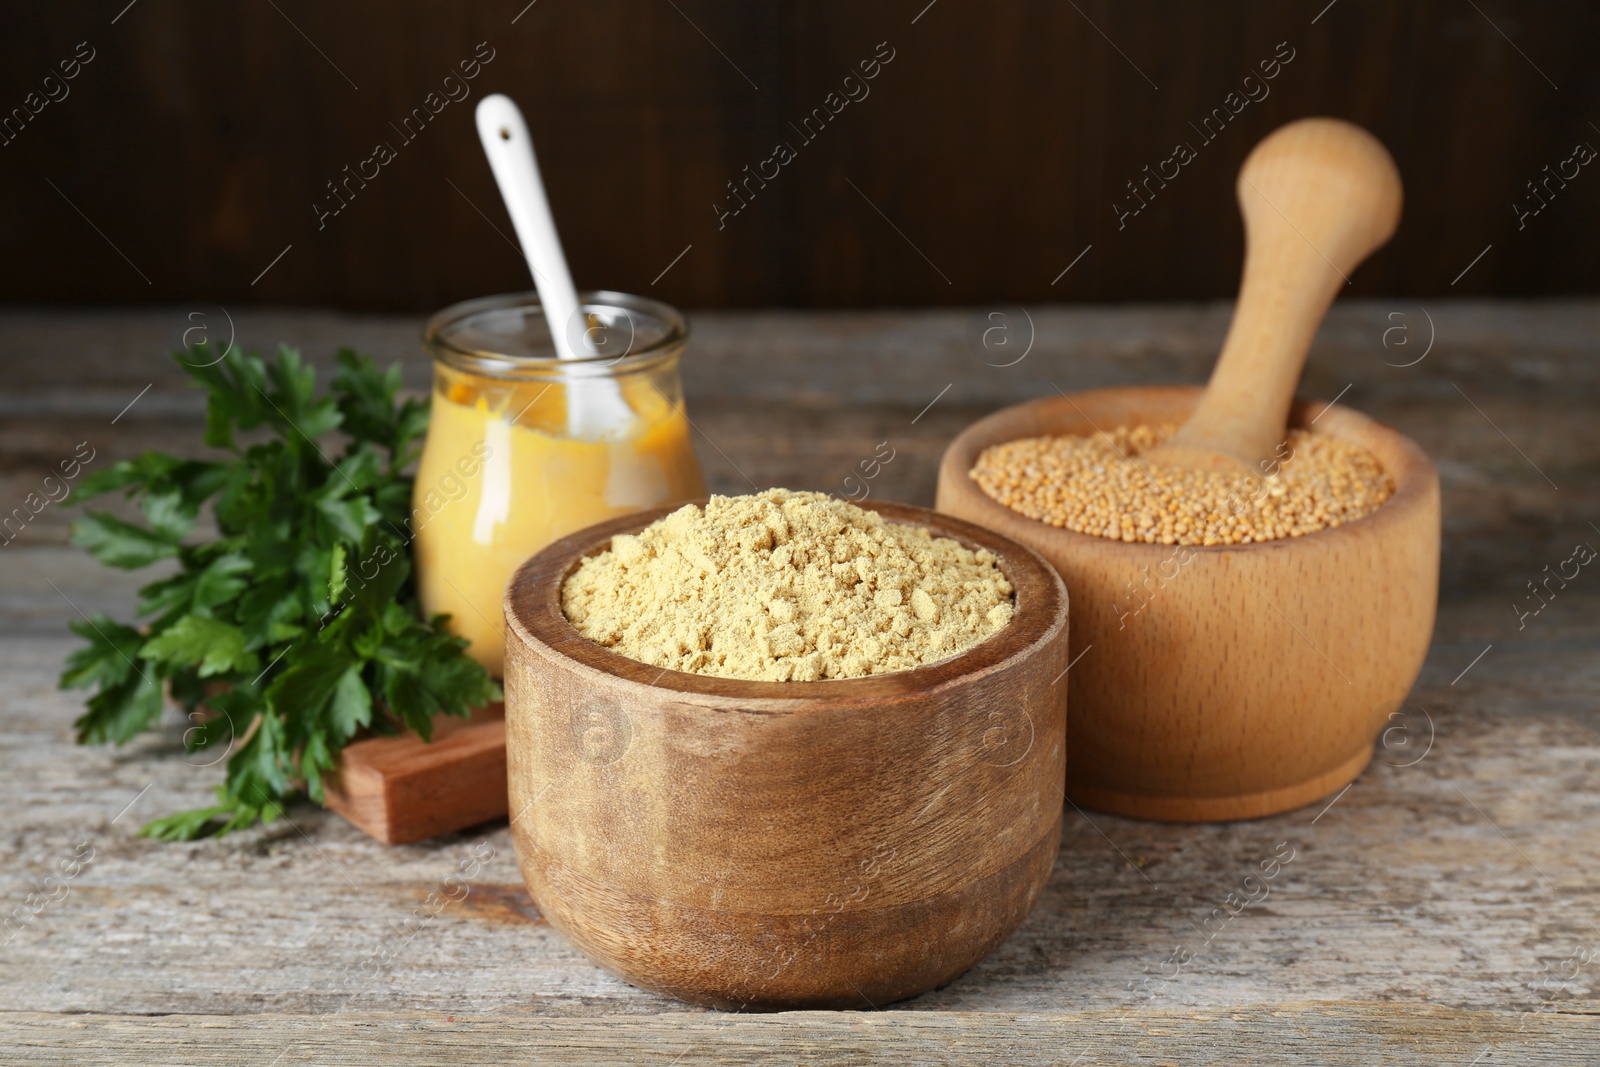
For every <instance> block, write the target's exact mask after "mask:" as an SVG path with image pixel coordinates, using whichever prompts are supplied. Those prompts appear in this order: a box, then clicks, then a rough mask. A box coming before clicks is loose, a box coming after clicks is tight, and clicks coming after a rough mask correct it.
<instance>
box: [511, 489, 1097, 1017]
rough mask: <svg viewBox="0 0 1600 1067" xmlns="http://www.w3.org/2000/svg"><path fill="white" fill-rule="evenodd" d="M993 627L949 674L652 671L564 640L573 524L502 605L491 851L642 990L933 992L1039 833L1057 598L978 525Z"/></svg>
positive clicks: (782, 1000)
mask: <svg viewBox="0 0 1600 1067" xmlns="http://www.w3.org/2000/svg"><path fill="white" fill-rule="evenodd" d="M868 506H870V507H873V508H875V509H876V510H877V511H878V512H879V513H880V514H882V515H883V517H884V518H886V519H888V520H890V521H891V522H900V523H907V524H912V525H916V526H920V527H926V528H928V529H930V530H931V531H932V532H933V534H934V535H935V536H938V537H949V538H953V539H956V540H958V541H959V542H961V543H962V544H964V545H966V546H967V547H968V548H972V549H980V548H981V549H987V550H988V551H990V552H992V553H994V555H995V556H996V557H997V561H998V563H999V566H1000V567H1001V569H1002V570H1003V571H1004V572H1005V574H1006V577H1007V578H1008V579H1009V580H1010V581H1011V584H1012V586H1013V588H1014V590H1015V597H1016V601H1015V604H1016V613H1015V615H1014V617H1013V618H1012V621H1011V622H1010V623H1008V624H1007V625H1006V626H1005V627H1004V628H1003V629H1002V630H1001V631H1000V632H999V633H997V634H995V635H994V636H993V637H991V638H989V639H988V640H986V641H983V642H980V643H979V644H977V645H975V646H974V647H972V648H970V649H968V650H967V651H965V652H963V653H961V654H960V655H957V656H953V657H950V658H948V659H944V660H940V661H938V662H936V663H931V664H928V665H926V666H923V667H918V668H915V669H913V670H908V671H897V672H894V673H892V674H885V675H881V676H874V677H867V678H846V679H823V680H820V681H812V682H761V681H749V680H745V679H737V678H714V677H707V676H703V675H698V674H688V673H684V672H680V671H672V670H662V669H659V668H657V667H654V666H651V665H649V664H645V663H640V662H637V661H635V660H631V659H628V658H627V657H625V656H623V655H620V654H619V653H616V652H613V651H611V650H610V649H608V648H605V647H603V646H601V645H598V644H595V643H594V642H593V641H590V640H589V639H587V638H585V637H584V636H583V635H582V634H580V633H579V632H578V630H577V629H576V628H575V627H574V626H573V625H572V624H571V623H570V622H568V621H567V618H566V616H565V615H564V614H563V613H562V610H561V587H562V585H563V583H564V582H565V580H566V579H567V577H568V576H569V575H570V574H571V573H572V572H573V570H575V569H576V568H577V567H578V566H579V564H580V563H581V562H582V561H583V559H585V558H586V557H588V556H591V555H594V554H595V553H598V552H601V551H604V550H605V549H607V548H609V547H610V545H611V539H612V537H613V536H614V535H616V534H621V533H637V532H638V531H639V530H641V529H643V528H644V527H645V526H647V525H649V524H650V523H651V522H654V521H655V520H657V519H659V518H661V517H663V516H665V515H667V514H669V513H670V512H671V511H672V510H674V509H673V508H656V509H652V510H650V511H646V512H642V513H640V514H638V515H632V516H625V517H623V518H619V519H616V520H613V521H611V522H607V523H602V524H600V525H598V526H594V527H590V528H589V529H587V530H584V531H582V532H581V533H578V534H574V535H572V536H571V537H567V538H564V539H563V540H561V541H558V542H556V543H555V544H553V545H551V546H549V547H548V548H546V549H544V550H543V551H541V552H540V553H539V554H538V555H536V556H534V557H533V558H532V559H531V560H529V561H528V562H527V563H526V564H525V565H524V566H523V567H522V568H521V569H520V570H519V571H518V572H517V573H516V575H514V576H513V578H512V580H511V584H510V586H509V587H508V589H507V592H506V623H507V639H506V659H507V670H506V683H505V684H506V742H507V748H508V754H507V765H508V774H509V778H510V786H511V811H512V812H513V818H512V836H513V838H514V840H515V841H516V843H517V854H518V857H519V858H520V860H521V864H522V871H523V876H524V878H525V879H526V880H527V883H528V887H529V889H530V890H532V893H533V898H534V900H535V902H536V903H537V904H538V905H539V908H540V910H541V911H542V912H543V913H544V914H545V915H546V916H548V917H549V919H550V921H551V922H552V923H554V924H555V926H556V927H557V929H559V930H561V932H562V933H564V934H566V935H567V936H568V937H569V938H570V939H571V940H572V941H574V942H575V943H576V944H578V945H579V946H580V947H581V948H582V949H583V950H584V951H585V952H587V953H588V954H589V955H590V956H591V957H593V958H594V959H595V960H596V961H597V962H599V963H601V964H602V965H603V966H605V967H606V968H608V969H609V970H612V971H614V972H615V973H617V974H619V975H621V976H622V977H624V978H626V979H627V980H628V981H630V982H633V983H634V984H636V985H639V986H643V987H644V988H646V989H652V990H656V991H658V992H664V993H667V994H669V995H672V996H676V997H681V998H683V999H685V1000H689V1001H692V1002H695V1003H702V1004H710V1005H713V1006H717V1007H724V1008H735V1009H738V1008H749V1007H755V1008H766V1009H772V1008H803V1007H852V1008H870V1007H874V1006H877V1005H883V1004H888V1003H893V1002H896V1001H900V1000H904V999H905V998H907V997H911V996H915V995H916V994H918V993H923V992H926V991H927V990H929V989H932V988H933V987H935V986H939V985H944V984H945V983H948V982H950V981H952V980H953V979H955V978H956V977H957V976H958V975H960V974H962V973H963V972H965V971H966V970H967V969H968V968H970V967H971V966H972V965H973V964H975V963H977V962H978V961H979V960H981V959H982V958H983V957H984V956H986V955H988V954H989V952H991V951H992V950H993V949H994V948H995V947H996V946H997V945H999V944H1000V942H1001V941H1002V940H1003V939H1004V938H1005V937H1006V936H1007V935H1008V934H1010V933H1011V932H1012V931H1013V930H1014V929H1016V927H1017V926H1018V925H1019V924H1020V923H1021V922H1022V921H1023V919H1024V918H1026V917H1027V914H1028V910H1029V909H1030V908H1031V907H1032V906H1033V902H1034V901H1035V900H1036V899H1037V898H1038V895H1039V892H1040V890H1041V889H1042V888H1043V886H1044V883H1045V881H1046V880H1047V879H1048V877H1049V870H1050V868H1051V866H1052V865H1053V863H1054V859H1055V851H1056V848H1057V846H1058V845H1059V843H1060V838H1061V788H1060V781H1061V778H1062V775H1063V774H1064V772H1065V768H1066V758H1067V752H1066V717H1067V707H1066V701H1067V695H1066V691H1065V688H1064V687H1061V686H1057V685H1055V684H1054V683H1055V682H1056V681H1057V680H1058V679H1059V678H1060V677H1061V673H1062V671H1063V670H1065V668H1066V665H1067V658H1066V657H1067V593H1066V589H1065V588H1064V587H1063V586H1062V584H1061V579H1060V578H1059V577H1058V576H1057V575H1056V574H1055V572H1054V571H1052V570H1051V569H1050V566H1049V565H1048V564H1046V563H1045V562H1044V560H1043V559H1041V558H1040V557H1039V556H1037V555H1036V554H1034V553H1033V552H1032V551H1030V550H1029V549H1027V548H1024V547H1023V546H1021V545H1019V544H1016V543H1015V542H1012V541H1008V540H1007V539H1005V538H1003V537H1000V536H997V535H995V534H994V533H991V532H990V531H988V530H985V529H982V528H981V527H977V526H974V525H972V524H971V523H967V522H962V521H960V520H951V519H950V518H948V517H947V516H942V515H936V514H935V513H933V512H930V511H928V510H926V509H924V508H915V507H909V506H906V505H900V504H877V503H869V505H868Z"/></svg>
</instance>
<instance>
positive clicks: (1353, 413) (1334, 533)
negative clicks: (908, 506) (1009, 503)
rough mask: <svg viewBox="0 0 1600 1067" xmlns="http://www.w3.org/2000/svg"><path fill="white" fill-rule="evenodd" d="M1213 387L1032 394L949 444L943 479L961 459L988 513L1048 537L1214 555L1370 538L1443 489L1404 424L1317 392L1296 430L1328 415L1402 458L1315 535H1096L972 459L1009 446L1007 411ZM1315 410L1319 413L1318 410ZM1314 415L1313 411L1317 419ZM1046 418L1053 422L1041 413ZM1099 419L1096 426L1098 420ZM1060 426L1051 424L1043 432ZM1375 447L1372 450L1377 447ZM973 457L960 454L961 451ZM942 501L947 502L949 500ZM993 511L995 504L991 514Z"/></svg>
mask: <svg viewBox="0 0 1600 1067" xmlns="http://www.w3.org/2000/svg"><path fill="white" fill-rule="evenodd" d="M1204 392H1205V386H1202V385H1116V386H1107V387H1104V388H1101V389H1086V390H1082V391H1080V392H1076V393H1060V392H1059V391H1058V393H1059V395H1057V396H1041V397H1035V398H1034V399H1032V400H1025V401H1022V402H1021V403H1018V404H1009V405H1007V406H1006V407H1003V408H1001V409H1000V410H999V411H995V412H992V413H991V414H989V415H985V416H984V417H983V418H981V419H979V420H978V421H977V422H974V423H973V424H972V425H970V426H968V427H967V428H966V429H965V430H962V431H961V432H960V433H959V434H957V435H956V437H955V438H954V439H953V440H952V441H951V442H950V444H949V445H947V446H945V450H944V454H943V456H941V457H940V460H939V466H940V480H941V481H942V480H943V476H944V473H945V469H946V467H951V466H955V465H956V464H957V463H958V461H959V465H960V469H959V470H957V471H955V472H954V473H955V474H956V476H958V477H959V478H960V479H961V480H962V481H963V482H964V483H965V485H966V487H967V488H968V489H969V490H970V491H971V494H972V495H973V496H974V497H976V498H977V501H978V507H979V508H980V509H981V510H982V511H983V512H984V513H986V514H988V513H995V514H997V517H1000V516H1003V517H1005V518H1008V519H1011V520H1015V521H1019V522H1022V523H1025V524H1028V527H1029V529H1030V530H1032V531H1041V532H1045V536H1053V537H1057V538H1061V539H1063V540H1065V541H1067V542H1068V543H1071V544H1073V545H1074V546H1075V547H1078V548H1083V549H1100V550H1103V551H1123V552H1150V553H1156V554H1159V553H1168V554H1170V553H1172V552H1174V551H1178V550H1181V549H1184V548H1188V549H1192V550H1193V551H1195V552H1200V553H1206V554H1226V553H1230V552H1257V553H1259V552H1282V551H1287V550H1290V549H1291V548H1292V547H1293V546H1294V545H1295V543H1296V542H1307V541H1310V542H1313V543H1317V544H1322V543H1325V542H1326V541H1328V540H1329V539H1331V538H1336V537H1352V536H1355V537H1360V536H1365V535H1366V532H1367V531H1369V530H1374V529H1379V528H1383V527H1386V526H1388V525H1391V524H1393V523H1396V522H1403V521H1405V519H1406V518H1407V516H1409V515H1410V514H1411V513H1412V512H1414V511H1415V510H1416V509H1417V508H1420V507H1424V506H1426V505H1427V502H1428V500H1429V499H1430V498H1432V497H1434V496H1436V495H1437V493H1438V483H1439V474H1438V471H1437V470H1436V469H1435V468H1434V466H1433V461H1432V460H1430V459H1429V458H1428V456H1427V453H1425V452H1424V451H1423V450H1422V448H1421V446H1420V445H1418V444H1417V443H1416V442H1415V441H1413V440H1411V438H1409V437H1407V436H1406V435H1405V434H1403V433H1401V432H1400V431H1399V430H1397V429H1395V428H1394V427H1392V426H1390V425H1388V424H1387V423H1383V422H1380V421H1378V420H1377V419H1374V418H1373V417H1372V416H1370V415H1366V414H1363V413H1362V412H1360V411H1357V410H1356V409H1355V408H1351V407H1345V406H1344V405H1341V404H1336V403H1333V402H1331V401H1324V400H1316V399H1313V398H1310V397H1304V396H1299V395H1296V396H1295V398H1294V400H1293V402H1292V403H1291V404H1290V405H1289V420H1288V426H1289V428H1290V429H1306V428H1307V427H1309V426H1310V425H1311V424H1312V423H1319V422H1323V421H1324V420H1327V421H1326V424H1325V425H1324V426H1323V428H1322V429H1318V430H1313V431H1312V432H1313V433H1319V434H1326V435H1327V436H1329V437H1337V438H1339V439H1341V440H1345V441H1351V442H1352V443H1355V444H1361V445H1362V447H1369V446H1367V445H1366V444H1364V443H1363V442H1361V441H1359V440H1356V438H1358V437H1359V436H1360V435H1361V434H1363V433H1365V434H1370V435H1372V436H1374V437H1377V438H1378V439H1380V440H1381V441H1383V443H1384V446H1385V447H1386V448H1387V449H1389V450H1391V451H1392V452H1393V454H1394V458H1395V459H1396V460H1397V461H1398V462H1396V463H1395V464H1393V465H1391V464H1390V463H1388V462H1383V457H1379V459H1380V462H1383V466H1384V470H1385V471H1386V472H1387V473H1388V474H1389V475H1390V476H1391V477H1392V478H1394V481H1395V488H1394V493H1393V494H1392V495H1391V496H1390V497H1389V499H1387V500H1385V501H1384V502H1383V503H1382V504H1380V505H1378V506H1377V507H1376V508H1374V509H1373V510H1371V511H1369V512H1367V514H1365V515H1363V516H1361V518H1359V519H1356V520H1354V521H1352V522H1347V523H1343V524H1341V525H1339V526H1330V527H1328V528H1326V529H1323V530H1318V531H1316V532H1315V533H1309V534H1301V535H1300V536H1298V537H1277V538H1273V539H1272V540H1270V541H1251V542H1249V543H1246V544H1228V545H1183V544H1170V545H1169V544H1166V543H1164V542H1161V541H1154V542H1149V541H1121V540H1115V539H1113V538H1110V537H1100V536H1098V535H1095V534H1086V533H1080V532H1078V531H1077V530H1069V529H1067V528H1066V527H1064V526H1053V525H1051V524H1050V523H1047V522H1042V521H1040V520H1038V519H1035V518H1033V517H1032V516H1031V515H1024V514H1023V513H1022V512H1020V511H1013V510H1012V509H1011V508H1008V507H1006V506H1005V505H1004V504H1002V503H1000V502H999V501H998V500H996V499H994V498H993V497H991V496H990V495H989V494H988V493H986V492H984V491H983V487H982V486H980V485H978V483H977V482H975V481H974V480H973V479H972V474H971V471H972V464H973V463H975V462H976V461H977V458H978V455H979V454H980V453H981V452H982V451H983V450H984V449H985V448H988V447H990V446H991V445H995V444H1001V443H1003V441H1002V440H1001V438H1000V437H998V436H996V437H994V438H992V439H991V438H990V437H989V435H990V434H992V433H993V432H994V430H995V428H996V427H997V426H999V425H1001V424H1003V423H1004V422H1005V421H1006V417H1007V416H1012V415H1015V414H1017V413H1019V412H1022V411H1024V410H1027V409H1034V410H1037V411H1046V410H1053V409H1057V408H1059V407H1060V406H1061V405H1062V404H1063V403H1065V404H1068V405H1071V407H1072V408H1073V409H1075V410H1077V411H1078V414H1080V415H1082V416H1083V417H1084V418H1088V416H1087V415H1086V414H1084V413H1083V411H1082V410H1081V409H1079V408H1078V403H1079V401H1087V402H1090V403H1094V402H1097V401H1098V400H1100V399H1102V398H1105V397H1107V396H1109V395H1112V394H1118V395H1121V396H1127V395H1129V394H1146V395H1151V396H1154V395H1156V394H1163V393H1164V394H1168V396H1169V398H1170V397H1183V398H1188V397H1193V398H1194V399H1195V400H1197V401H1198V399H1199V397H1200V395H1201V394H1202V393H1204ZM1312 412H1315V415H1312V414H1311V413H1312ZM1307 416H1311V417H1310V419H1309V421H1308V420H1307ZM1039 421H1040V422H1046V421H1049V420H1048V419H1046V418H1041V419H1040V420H1039ZM1091 425H1093V423H1092V421H1091ZM1053 432H1059V431H1050V430H1044V431H1041V434H1048V433H1053ZM1018 439H1019V438H1018V437H1017V436H1015V435H1012V436H1008V437H1005V438H1004V440H1005V441H1014V440H1018ZM1369 451H1370V448H1369ZM963 456H964V457H965V458H960V457H963ZM941 503H943V502H942V501H941ZM990 509H993V511H992V512H991V511H990Z"/></svg>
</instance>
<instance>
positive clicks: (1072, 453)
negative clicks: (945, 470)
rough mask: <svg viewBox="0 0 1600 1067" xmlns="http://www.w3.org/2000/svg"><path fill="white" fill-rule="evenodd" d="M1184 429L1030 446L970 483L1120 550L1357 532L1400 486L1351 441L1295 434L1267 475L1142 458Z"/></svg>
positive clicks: (983, 466)
mask: <svg viewBox="0 0 1600 1067" xmlns="http://www.w3.org/2000/svg"><path fill="white" fill-rule="evenodd" d="M1176 431H1177V426H1175V425H1161V426H1123V427H1120V428H1118V429H1116V430H1113V431H1111V432H1110V433H1097V434H1094V435H1093V436H1090V437H1025V438H1022V439H1020V440H1016V441H1008V442H1006V443H1005V444H1001V445H995V446H993V447H991V448H987V449H985V450H984V451H983V454H982V455H980V456H979V457H978V462H977V464H976V465H975V466H974V467H973V468H972V472H971V474H972V480H973V481H975V482H977V483H978V485H979V487H980V488H982V489H983V491H984V492H985V493H987V494H988V495H989V496H991V497H993V498H994V499H995V500H997V501H999V502H1000V503H1001V504H1004V505H1005V506H1006V507H1008V508H1010V509H1011V510H1013V511H1016V512H1020V513H1021V514H1023V515H1026V516H1028V517H1029V518H1031V519H1037V520H1039V521H1040V522H1044V523H1049V524H1050V525H1051V526H1060V527H1063V528H1065V529H1068V530H1073V531H1076V532H1077V533H1083V534H1092V535H1094V536H1097V537H1108V538H1111V539H1113V540H1117V541H1142V542H1145V543H1147V544H1163V545H1246V544H1250V543H1252V542H1255V541H1272V540H1276V539H1278V538H1282V537H1299V536H1301V535H1302V534H1308V533H1315V532H1317V531H1318V530H1325V529H1327V528H1328V527H1330V526H1339V525H1342V524H1343V523H1347V522H1353V521H1355V520H1356V519H1359V518H1361V517H1362V516H1363V515H1366V514H1367V513H1369V512H1371V511H1372V510H1373V509H1375V508H1376V507H1378V505H1380V504H1382V503H1383V502H1384V501H1385V500H1388V499H1389V497H1390V496H1391V495H1393V493H1394V482H1393V480H1392V479H1391V478H1390V477H1389V476H1388V475H1387V474H1386V473H1384V470H1383V468H1382V466H1380V465H1379V463H1378V460H1377V458H1376V457H1374V456H1373V455H1372V453H1370V452H1368V451H1367V450H1366V449H1363V448H1361V447H1360V446H1358V445H1353V444H1350V443H1349V442H1347V441H1340V440H1338V439H1337V438H1333V437H1328V436H1324V435H1319V434H1312V433H1307V432H1306V431H1304V430H1291V431H1289V439H1288V441H1287V442H1286V443H1285V444H1286V446H1285V447H1280V449H1279V455H1280V456H1281V457H1282V458H1281V459H1279V460H1274V461H1273V462H1272V463H1270V464H1269V465H1268V466H1267V467H1266V469H1265V471H1264V472H1263V473H1264V475H1265V476H1264V477H1259V478H1258V477H1253V476H1251V475H1248V474H1218V473H1212V472H1208V471H1192V470H1188V469H1186V468H1182V467H1172V466H1167V465H1165V464H1156V463H1151V462H1149V461H1148V460H1144V459H1141V458H1140V456H1141V454H1142V453H1144V452H1147V451H1149V450H1150V449H1152V448H1154V447H1156V446H1157V445H1159V444H1161V443H1162V442H1163V441H1165V440H1166V439H1167V438H1169V437H1171V436H1172V435H1173V434H1174V433H1175V432H1176Z"/></svg>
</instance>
